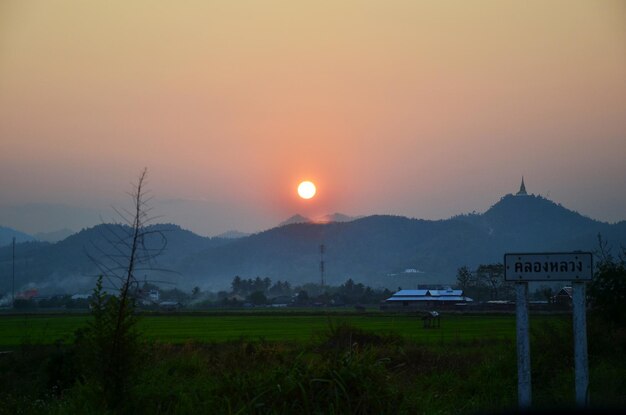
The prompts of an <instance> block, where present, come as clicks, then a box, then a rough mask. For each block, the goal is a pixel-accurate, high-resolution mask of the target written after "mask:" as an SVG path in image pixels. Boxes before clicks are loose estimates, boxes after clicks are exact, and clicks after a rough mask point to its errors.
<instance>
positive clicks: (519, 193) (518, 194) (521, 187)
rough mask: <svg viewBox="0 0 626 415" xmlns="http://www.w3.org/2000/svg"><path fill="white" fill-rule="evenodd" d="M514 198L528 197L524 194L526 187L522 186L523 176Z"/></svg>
mask: <svg viewBox="0 0 626 415" xmlns="http://www.w3.org/2000/svg"><path fill="white" fill-rule="evenodd" d="M515 196H528V193H526V186H525V185H524V176H522V184H521V185H520V187H519V192H517V193H515Z"/></svg>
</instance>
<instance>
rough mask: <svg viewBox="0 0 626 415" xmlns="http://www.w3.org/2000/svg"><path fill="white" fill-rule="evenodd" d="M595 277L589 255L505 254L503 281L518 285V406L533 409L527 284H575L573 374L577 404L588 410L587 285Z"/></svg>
mask: <svg viewBox="0 0 626 415" xmlns="http://www.w3.org/2000/svg"><path fill="white" fill-rule="evenodd" d="M592 276H593V256H592V255H591V253H589V252H558V253H532V254H528V253H527V254H505V255H504V279H505V280H506V281H515V292H516V306H515V310H516V320H517V392H518V399H519V406H520V408H522V409H527V408H528V407H530V405H531V391H532V387H531V379H530V340H529V334H528V331H529V323H528V281H572V282H573V284H572V286H573V292H572V305H573V313H574V327H573V328H574V371H575V375H574V376H575V381H576V403H577V404H578V405H579V406H586V405H587V403H588V396H587V391H588V388H589V363H588V361H587V317H586V311H585V281H590V280H591V278H592Z"/></svg>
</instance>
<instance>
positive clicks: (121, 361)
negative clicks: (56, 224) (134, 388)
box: [85, 169, 167, 407]
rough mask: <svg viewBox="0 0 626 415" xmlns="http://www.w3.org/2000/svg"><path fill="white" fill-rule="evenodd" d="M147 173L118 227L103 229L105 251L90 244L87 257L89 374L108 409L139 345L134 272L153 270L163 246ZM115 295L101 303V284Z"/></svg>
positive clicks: (116, 398) (118, 397) (118, 396)
mask: <svg viewBox="0 0 626 415" xmlns="http://www.w3.org/2000/svg"><path fill="white" fill-rule="evenodd" d="M146 177H147V170H146V169H144V170H143V171H142V173H141V174H140V176H139V179H138V180H137V183H136V184H135V185H134V186H133V190H132V192H131V193H130V196H131V197H132V208H131V209H130V210H121V211H120V210H116V212H117V213H118V214H119V216H120V217H121V218H122V220H123V222H124V223H123V224H116V225H106V226H104V227H103V228H102V229H103V230H102V232H103V237H104V245H96V244H92V246H93V247H94V248H95V249H96V252H97V254H99V255H97V256H96V255H93V254H88V255H89V256H90V258H91V259H92V261H93V262H94V263H95V264H96V265H97V267H98V269H99V270H100V272H101V274H100V277H99V279H98V283H97V285H96V289H95V290H94V299H93V301H92V314H93V316H94V321H93V322H92V323H91V324H90V326H89V328H88V329H87V332H86V336H85V338H86V341H87V342H88V346H89V351H88V352H87V353H88V355H89V357H90V359H89V360H90V361H91V363H90V364H91V365H92V367H91V374H93V375H95V376H94V378H95V380H96V382H98V383H99V384H100V386H101V387H102V388H103V389H104V392H105V396H106V397H107V401H108V402H109V404H110V406H111V407H114V406H115V405H116V404H117V403H118V402H119V401H120V400H121V399H122V397H123V396H124V394H125V392H126V386H127V385H128V380H129V378H130V376H131V374H132V372H133V368H134V366H135V365H136V362H137V360H138V356H137V355H138V352H139V344H138V343H139V341H138V335H137V332H136V328H135V326H136V318H135V315H134V310H135V300H136V299H135V294H136V292H137V287H138V281H137V278H136V277H135V273H136V272H137V271H139V270H144V271H145V270H148V269H150V270H152V269H154V258H155V257H156V256H157V255H158V254H160V253H161V252H162V251H163V250H164V249H165V247H166V245H167V240H166V238H165V236H164V235H163V233H162V232H161V231H159V230H158V229H150V228H148V227H147V224H148V223H149V222H150V221H152V220H153V218H152V217H151V216H150V207H149V206H148V202H149V201H150V197H148V196H147V194H148V192H147V191H146ZM103 278H106V280H107V281H108V282H109V284H110V286H109V287H108V288H109V289H110V290H111V289H112V290H114V291H115V292H117V295H115V296H111V297H108V298H107V297H106V295H105V294H104V292H103V286H102V279H103Z"/></svg>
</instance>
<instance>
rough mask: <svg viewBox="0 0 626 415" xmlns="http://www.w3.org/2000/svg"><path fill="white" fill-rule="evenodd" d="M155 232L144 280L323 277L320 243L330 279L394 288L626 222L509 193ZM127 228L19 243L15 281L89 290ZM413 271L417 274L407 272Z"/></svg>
mask: <svg viewBox="0 0 626 415" xmlns="http://www.w3.org/2000/svg"><path fill="white" fill-rule="evenodd" d="M301 218H303V217H301ZM292 219H293V218H292ZM292 222H293V221H292ZM149 230H150V232H149V234H150V236H149V237H147V238H146V241H145V246H146V247H148V248H149V249H156V248H157V247H159V246H160V244H161V243H162V242H163V241H165V242H166V243H167V245H166V247H165V249H164V251H163V253H162V255H160V256H158V257H156V258H155V259H154V260H153V261H152V263H151V264H150V266H149V267H148V268H146V269H142V270H138V272H137V277H138V278H139V279H143V278H145V279H147V280H157V281H162V282H164V283H171V284H176V286H177V287H179V288H181V289H188V288H191V287H193V286H196V285H198V286H200V287H201V288H203V289H212V290H218V289H224V288H227V287H228V286H229V284H230V281H231V280H232V278H233V277H234V276H236V275H239V276H241V277H243V278H250V277H256V276H261V277H270V278H271V279H272V280H274V281H276V280H287V281H290V282H291V283H292V284H302V283H307V282H318V281H319V280H320V265H319V263H320V259H321V257H320V245H322V244H323V245H324V247H325V251H324V258H323V259H324V261H325V279H326V281H327V282H328V283H330V284H333V285H334V284H340V283H343V282H344V281H345V280H347V279H348V278H352V279H354V280H356V281H359V282H364V283H366V284H369V285H372V286H375V287H381V286H387V287H389V288H396V287H397V286H398V284H401V283H402V284H406V285H408V286H415V285H416V284H417V283H420V284H434V283H452V282H454V280H455V278H456V270H457V269H458V268H459V267H461V266H463V265H467V266H468V267H470V268H474V267H476V266H478V265H479V264H484V263H495V262H501V261H502V259H503V255H504V253H506V252H550V251H554V252H562V251H571V250H584V251H593V250H595V249H596V248H597V247H598V235H599V234H600V235H602V238H603V239H604V240H606V241H608V242H609V244H610V245H612V246H614V247H619V246H620V245H626V221H622V222H619V223H615V224H609V223H606V222H600V221H597V220H594V219H591V218H588V217H585V216H583V215H581V214H579V213H577V212H574V211H572V210H569V209H566V208H565V207H563V206H561V205H559V204H556V203H554V202H552V201H550V200H548V199H546V198H543V197H540V196H534V195H522V196H516V195H507V196H504V197H503V198H502V199H501V200H500V201H498V202H497V203H495V204H494V205H493V206H492V207H491V208H490V209H488V210H487V211H486V212H485V213H482V214H468V215H460V216H455V217H452V218H450V219H445V220H436V221H432V220H421V219H411V218H407V217H402V216H388V215H374V216H366V217H362V218H355V219H352V220H349V221H329V222H328V223H319V222H312V221H310V220H308V219H306V218H304V220H302V221H300V220H298V221H297V222H296V223H286V224H281V226H278V227H275V228H272V229H269V230H266V231H263V232H259V233H256V234H252V235H248V236H241V237H237V238H229V237H213V238H207V237H203V236H199V235H196V234H194V233H193V232H190V231H188V230H184V229H182V228H180V227H179V226H177V225H171V224H159V225H153V226H152V227H150V228H149ZM127 231H128V228H125V227H124V226H122V225H112V224H103V225H98V226H95V227H93V228H88V229H83V230H82V231H80V232H78V233H76V234H73V235H71V236H69V237H67V238H65V239H64V240H62V241H59V242H56V243H46V242H23V243H20V244H18V245H17V246H16V258H17V259H16V281H18V282H19V286H20V287H25V286H36V287H38V288H40V290H41V291H42V292H43V291H55V290H56V291H59V290H65V291H66V292H68V291H70V292H77V291H80V290H83V291H84V290H89V289H90V288H91V287H93V282H94V278H95V277H94V276H95V275H97V274H98V273H101V272H102V269H99V268H98V267H97V266H96V263H97V262H98V261H102V258H106V255H107V254H111V253H113V252H114V246H113V245H112V241H114V240H116V239H119V238H120V237H121V236H123V235H124V234H125V232H127ZM161 236H165V238H164V239H162V238H161ZM10 254H11V252H10V247H2V248H0V292H2V291H5V292H6V291H7V290H8V289H9V287H8V284H9V280H10V269H11V261H10V258H11V256H10ZM98 257H100V259H99V258H98ZM407 269H413V270H419V272H413V273H404V270H407ZM393 275H396V276H397V275H402V277H401V278H400V281H399V280H398V277H392V276H393ZM402 279H404V280H402ZM402 281H404V282H402Z"/></svg>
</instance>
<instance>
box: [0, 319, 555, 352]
mask: <svg viewBox="0 0 626 415" xmlns="http://www.w3.org/2000/svg"><path fill="white" fill-rule="evenodd" d="M89 318H90V317H89V316H88V315H66V314H63V315H2V316H0V346H2V347H11V346H13V347H14V346H19V345H21V344H32V345H37V344H41V345H43V344H52V343H55V342H57V341H62V342H64V343H68V342H71V341H72V339H73V333H74V331H75V330H76V329H79V328H80V327H84V326H85V325H86V324H87V322H88V320H89ZM541 320H544V321H545V320H554V321H558V320H561V321H563V322H565V318H564V317H563V316H547V315H541V316H533V317H532V320H531V324H532V323H533V322H536V321H541ZM342 323H348V324H350V325H352V326H355V327H358V328H361V329H364V330H367V331H372V332H376V333H379V334H382V333H395V334H399V335H401V336H402V337H405V338H407V339H411V340H415V341H418V342H426V343H432V342H449V341H456V340H464V341H466V340H481V339H486V338H489V339H510V340H513V339H514V338H515V316H514V315H443V316H442V318H441V327H440V328H433V329H425V328H424V327H423V324H422V321H421V319H420V318H419V317H418V316H415V315H401V314H384V313H375V314H365V315H363V314H361V315H359V314H339V313H333V314H323V313H317V314H312V313H311V314H293V313H292V314H290V313H284V314H280V313H272V314H266V313H254V312H252V313H250V312H248V313H226V314H224V313H216V314H214V315H211V314H205V313H203V314H198V315H193V314H171V315H144V316H140V317H139V324H138V326H139V330H140V331H141V333H142V334H144V336H145V338H146V339H148V340H152V341H157V342H161V343H184V342H222V341H228V340H236V339H248V340H260V339H264V340H268V341H294V342H301V341H308V340H311V339H313V338H315V336H317V335H319V334H321V333H323V332H325V331H327V330H328V329H329V328H330V327H332V326H334V325H339V324H342Z"/></svg>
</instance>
